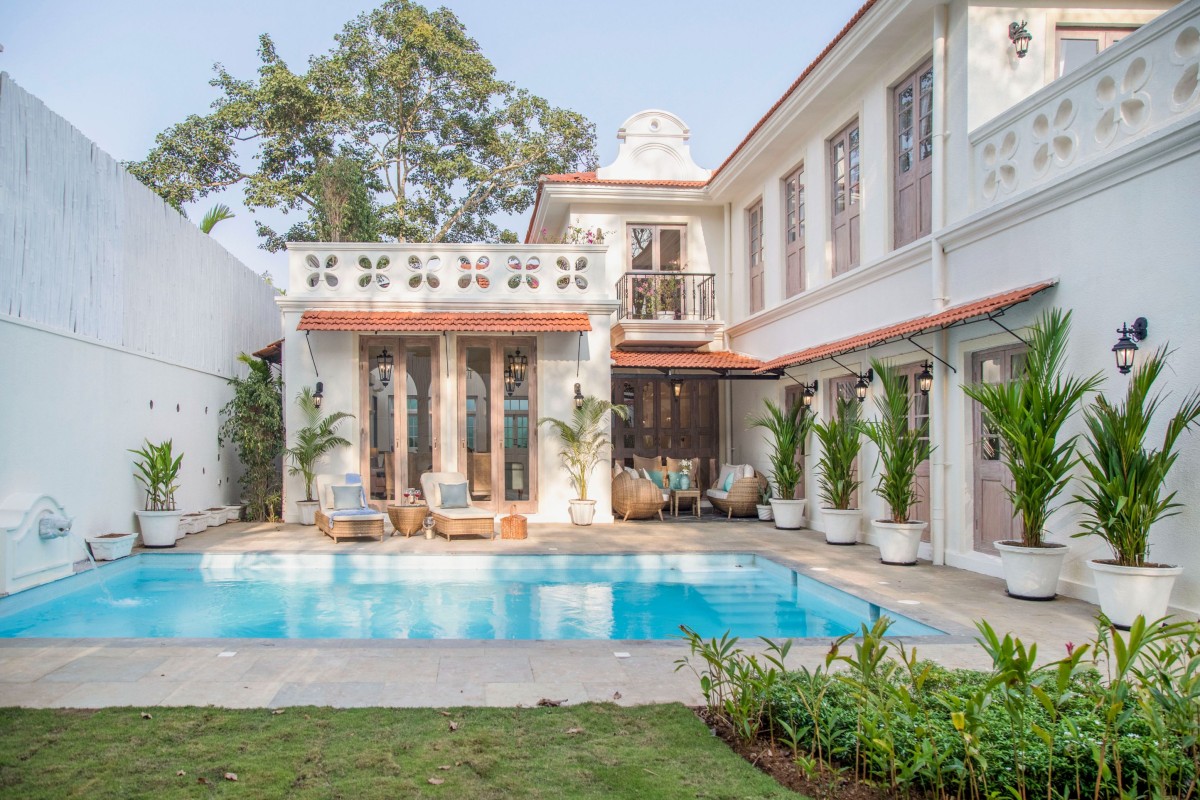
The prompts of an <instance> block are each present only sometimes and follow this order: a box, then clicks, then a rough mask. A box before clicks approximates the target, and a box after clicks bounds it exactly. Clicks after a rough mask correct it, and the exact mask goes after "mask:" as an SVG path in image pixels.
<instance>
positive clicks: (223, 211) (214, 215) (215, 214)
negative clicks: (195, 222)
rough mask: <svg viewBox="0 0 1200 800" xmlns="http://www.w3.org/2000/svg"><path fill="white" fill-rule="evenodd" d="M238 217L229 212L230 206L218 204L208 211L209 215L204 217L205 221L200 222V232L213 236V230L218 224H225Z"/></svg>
mask: <svg viewBox="0 0 1200 800" xmlns="http://www.w3.org/2000/svg"><path fill="white" fill-rule="evenodd" d="M236 216H237V214H234V213H233V212H232V211H230V210H229V206H227V205H225V204H224V203H217V204H216V205H215V206H213V207H212V208H210V209H209V210H208V213H207V214H205V215H204V219H202V220H200V230H201V231H203V232H204V233H209V234H211V233H212V229H213V228H215V227H217V223H218V222H224V221H225V220H227V219H233V218H234V217H236Z"/></svg>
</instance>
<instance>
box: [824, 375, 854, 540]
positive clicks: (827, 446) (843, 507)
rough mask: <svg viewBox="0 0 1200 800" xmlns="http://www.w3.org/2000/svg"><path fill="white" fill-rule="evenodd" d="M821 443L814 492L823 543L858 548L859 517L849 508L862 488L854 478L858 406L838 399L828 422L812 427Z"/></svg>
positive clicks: (851, 401) (852, 401)
mask: <svg viewBox="0 0 1200 800" xmlns="http://www.w3.org/2000/svg"><path fill="white" fill-rule="evenodd" d="M813 431H814V432H815V433H816V436H817V441H819V442H820V443H821V458H820V460H819V461H818V462H817V491H818V493H819V494H820V496H821V500H822V502H824V503H825V505H824V506H822V507H821V516H822V518H823V519H824V520H825V541H826V542H828V543H829V544H843V545H848V544H857V543H858V529H859V524H860V514H859V511H858V509H857V508H851V507H850V503H851V501H852V500H853V499H854V492H855V490H857V489H858V487H859V486H860V485H861V483H862V482H861V481H859V480H858V478H857V475H856V474H855V467H856V466H857V463H858V451H859V450H861V449H862V424H861V423H860V422H859V419H858V402H857V401H854V400H847V399H845V398H839V399H838V401H837V411H836V413H835V414H834V415H833V417H832V418H831V419H830V420H829V421H827V422H818V423H817V424H816V425H814V426H813Z"/></svg>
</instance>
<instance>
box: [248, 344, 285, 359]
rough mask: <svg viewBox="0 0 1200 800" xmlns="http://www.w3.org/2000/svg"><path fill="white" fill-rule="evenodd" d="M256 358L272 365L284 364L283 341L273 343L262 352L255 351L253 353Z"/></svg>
mask: <svg viewBox="0 0 1200 800" xmlns="http://www.w3.org/2000/svg"><path fill="white" fill-rule="evenodd" d="M251 355H253V356H254V357H255V358H261V359H262V360H263V361H269V362H270V363H272V364H282V363H283V339H280V340H279V341H276V342H271V343H270V344H269V345H267V346H266V347H264V348H263V349H261V350H255V351H254V352H253V353H251Z"/></svg>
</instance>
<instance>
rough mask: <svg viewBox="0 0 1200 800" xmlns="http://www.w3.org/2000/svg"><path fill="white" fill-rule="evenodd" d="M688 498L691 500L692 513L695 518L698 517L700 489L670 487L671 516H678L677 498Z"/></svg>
mask: <svg viewBox="0 0 1200 800" xmlns="http://www.w3.org/2000/svg"><path fill="white" fill-rule="evenodd" d="M680 498H683V499H685V500H688V499H690V500H691V501H692V513H693V514H695V516H696V518H697V519H699V518H700V490H699V489H672V490H671V516H674V517H678V516H679V500H680Z"/></svg>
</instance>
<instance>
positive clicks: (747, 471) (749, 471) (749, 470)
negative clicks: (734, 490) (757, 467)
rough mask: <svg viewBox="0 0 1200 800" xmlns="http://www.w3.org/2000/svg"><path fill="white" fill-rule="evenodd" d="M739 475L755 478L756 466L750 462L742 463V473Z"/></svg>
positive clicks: (740, 476)
mask: <svg viewBox="0 0 1200 800" xmlns="http://www.w3.org/2000/svg"><path fill="white" fill-rule="evenodd" d="M738 477H739V478H753V477H754V467H752V466H750V465H749V464H742V474H741V475H739V476H738Z"/></svg>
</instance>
